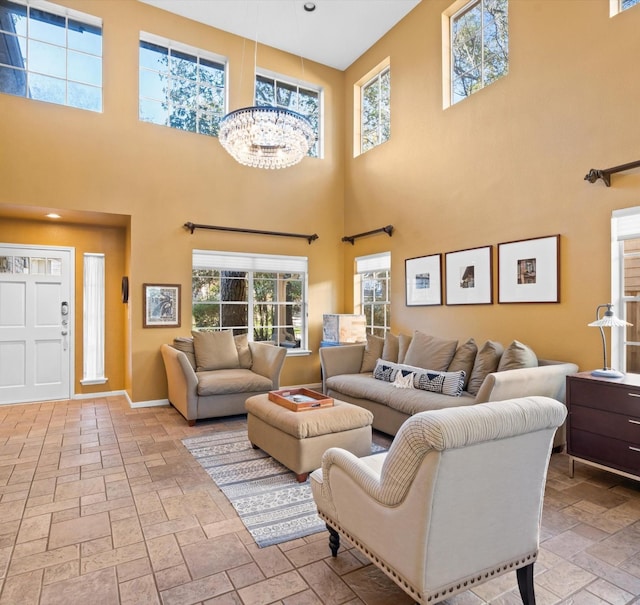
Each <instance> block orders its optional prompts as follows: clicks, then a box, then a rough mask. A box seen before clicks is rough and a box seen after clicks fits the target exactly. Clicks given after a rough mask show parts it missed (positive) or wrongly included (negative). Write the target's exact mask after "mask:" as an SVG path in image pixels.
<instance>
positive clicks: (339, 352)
mask: <svg viewBox="0 0 640 605" xmlns="http://www.w3.org/2000/svg"><path fill="white" fill-rule="evenodd" d="M364 349H365V345H364V344H355V345H343V346H338V347H320V366H321V367H322V389H323V390H324V389H325V380H326V379H327V378H331V377H332V376H339V375H340V374H359V373H360V368H361V367H362V358H363V357H364Z"/></svg>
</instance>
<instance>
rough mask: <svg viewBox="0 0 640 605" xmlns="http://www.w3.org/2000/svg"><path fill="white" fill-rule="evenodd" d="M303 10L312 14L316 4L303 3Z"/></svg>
mask: <svg viewBox="0 0 640 605" xmlns="http://www.w3.org/2000/svg"><path fill="white" fill-rule="evenodd" d="M304 10H306V11H307V12H308V13H312V12H313V11H314V10H316V3H315V2H305V3H304Z"/></svg>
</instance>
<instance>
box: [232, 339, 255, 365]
mask: <svg viewBox="0 0 640 605" xmlns="http://www.w3.org/2000/svg"><path fill="white" fill-rule="evenodd" d="M233 340H234V342H235V345H236V350H237V351H238V363H239V364H240V367H241V368H244V369H246V370H249V369H251V364H252V363H253V358H252V357H251V349H250V348H249V335H248V334H247V333H246V332H245V333H244V334H238V335H236V336H234V337H233Z"/></svg>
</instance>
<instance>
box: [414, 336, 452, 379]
mask: <svg viewBox="0 0 640 605" xmlns="http://www.w3.org/2000/svg"><path fill="white" fill-rule="evenodd" d="M457 346H458V341H457V340H445V339H444V338H438V337H437V336H431V335H429V334H424V333H423V332H418V331H416V332H415V333H414V335H413V338H412V339H411V344H410V345H409V348H408V349H407V354H406V355H405V357H404V360H403V361H402V363H406V364H407V365H411V366H415V367H418V368H429V369H430V370H435V371H436V372H445V371H446V370H447V368H448V367H449V364H450V363H451V360H452V359H453V356H454V355H455V352H456V347H457Z"/></svg>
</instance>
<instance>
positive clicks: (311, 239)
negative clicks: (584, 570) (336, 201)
mask: <svg viewBox="0 0 640 605" xmlns="http://www.w3.org/2000/svg"><path fill="white" fill-rule="evenodd" d="M184 226H185V227H186V228H187V229H189V231H191V235H193V232H194V231H195V230H196V229H214V230H215V231H233V232H234V233H255V234H258V235H278V236H280V237H299V238H301V239H306V240H307V241H308V242H309V243H311V242H314V241H315V240H317V239H318V237H319V236H318V234H317V233H313V234H312V235H305V234H303V233H282V232H281V231H262V230H261V229H240V228H239V227H217V226H215V225H200V224H198V223H192V222H188V223H185V224H184Z"/></svg>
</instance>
